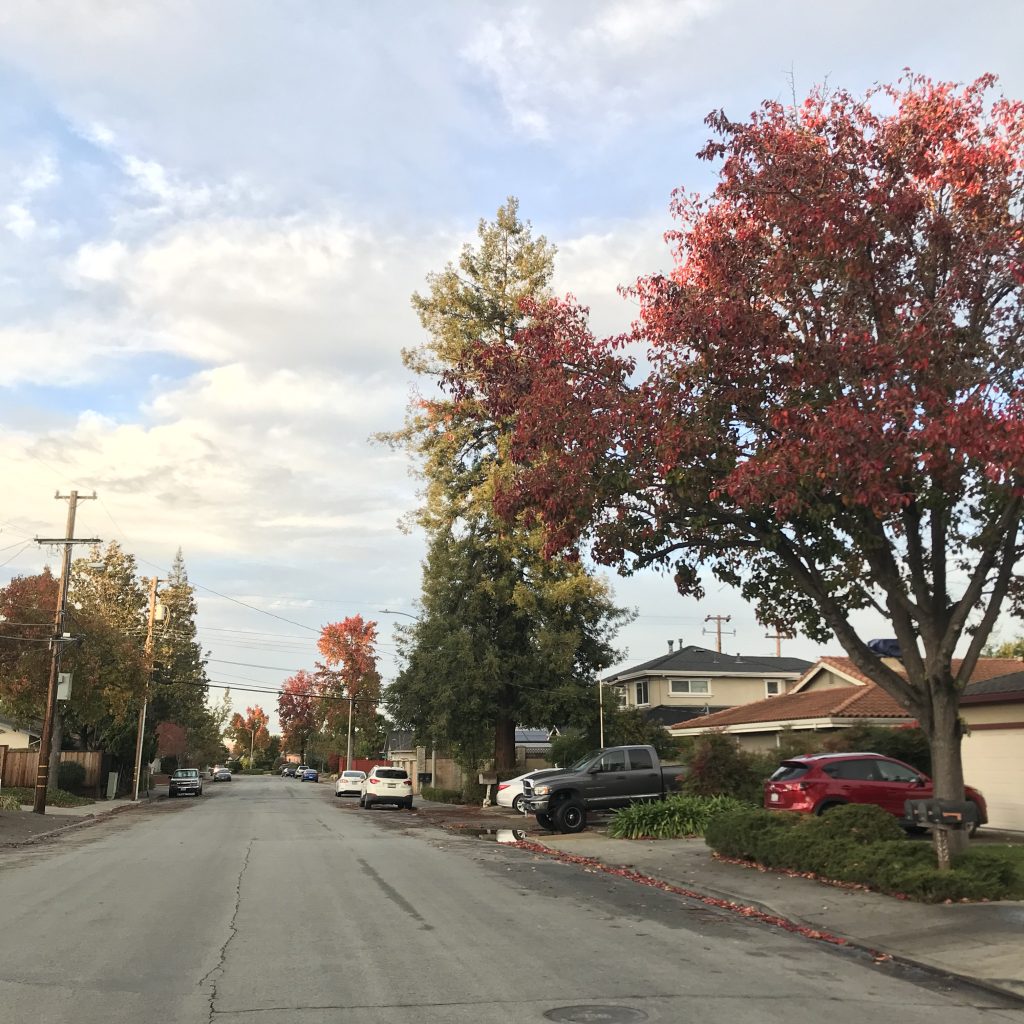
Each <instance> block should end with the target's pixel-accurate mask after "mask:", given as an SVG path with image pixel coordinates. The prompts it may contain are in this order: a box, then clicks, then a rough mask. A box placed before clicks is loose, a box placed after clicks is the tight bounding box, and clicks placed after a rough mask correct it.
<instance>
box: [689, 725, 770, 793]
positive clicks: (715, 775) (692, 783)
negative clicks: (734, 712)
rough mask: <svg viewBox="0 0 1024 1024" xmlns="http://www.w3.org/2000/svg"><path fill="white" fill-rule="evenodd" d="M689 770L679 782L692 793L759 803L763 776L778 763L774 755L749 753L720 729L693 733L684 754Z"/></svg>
mask: <svg viewBox="0 0 1024 1024" xmlns="http://www.w3.org/2000/svg"><path fill="white" fill-rule="evenodd" d="M687 760H688V763H689V771H688V774H687V776H686V779H685V781H684V782H683V785H682V790H683V792H684V793H689V794H690V795H692V796H732V797H735V798H736V799H737V800H742V801H743V802H744V803H748V804H760V803H761V801H762V799H763V791H764V780H765V779H766V778H767V777H768V776H769V775H770V774H771V773H772V772H773V771H774V770H775V768H776V767H778V760H777V758H775V757H774V756H770V757H766V756H765V755H759V754H752V753H750V752H749V751H746V750H742V749H740V746H739V744H738V743H737V742H736V740H735V739H733V737H732V736H728V735H726V734H725V733H722V732H706V733H703V734H702V735H700V736H698V737H697V740H696V742H695V743H694V744H693V747H692V752H691V754H690V756H689V757H688V758H687Z"/></svg>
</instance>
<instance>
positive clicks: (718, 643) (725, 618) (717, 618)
mask: <svg viewBox="0 0 1024 1024" xmlns="http://www.w3.org/2000/svg"><path fill="white" fill-rule="evenodd" d="M704 621H705V622H713V623H714V624H715V628H714V629H705V630H704V632H705V633H714V634H715V637H716V639H715V649H716V650H717V651H718V653H719V654H721V653H722V623H723V622H732V616H731V615H706V616H705V617H704ZM731 632H732V635H733V636H735V635H736V630H735V629H734V630H732V631H731Z"/></svg>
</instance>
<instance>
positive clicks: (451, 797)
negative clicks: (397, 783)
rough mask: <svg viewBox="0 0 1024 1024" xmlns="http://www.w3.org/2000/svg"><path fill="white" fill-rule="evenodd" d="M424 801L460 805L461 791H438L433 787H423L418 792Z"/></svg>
mask: <svg viewBox="0 0 1024 1024" xmlns="http://www.w3.org/2000/svg"><path fill="white" fill-rule="evenodd" d="M420 793H421V795H422V797H423V799H424V800H435V801H436V802H437V803H439V804H461V803H463V802H464V801H463V799H462V790H460V789H439V788H436V787H434V786H424V787H423V789H422V790H421V791H420Z"/></svg>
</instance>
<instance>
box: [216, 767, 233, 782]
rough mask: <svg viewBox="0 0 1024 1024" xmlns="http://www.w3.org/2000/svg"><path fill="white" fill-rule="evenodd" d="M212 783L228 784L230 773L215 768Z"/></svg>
mask: <svg viewBox="0 0 1024 1024" xmlns="http://www.w3.org/2000/svg"><path fill="white" fill-rule="evenodd" d="M213 781H214V782H230V781H231V772H229V771H228V770H227V768H217V769H216V770H215V771H214V773H213Z"/></svg>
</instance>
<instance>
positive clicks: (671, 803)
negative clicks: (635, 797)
mask: <svg viewBox="0 0 1024 1024" xmlns="http://www.w3.org/2000/svg"><path fill="white" fill-rule="evenodd" d="M743 806H744V805H743V804H742V803H741V802H740V801H739V800H735V799H734V798H733V797H729V796H686V795H684V794H679V795H676V796H670V797H668V799H666V800H659V801H657V802H655V803H646V804H633V805H631V806H630V807H624V808H623V809H622V810H621V811H619V812H618V813H617V814H616V815H615V817H614V818H612V821H611V825H610V826H609V828H608V834H609V835H610V836H611V837H612V838H613V839H678V838H680V837H681V836H702V835H704V830H705V828H707V825H708V822H709V821H710V820H711V818H712V817H713V816H714V815H716V814H721V813H722V812H723V811H730V810H735V809H737V808H740V807H743Z"/></svg>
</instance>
